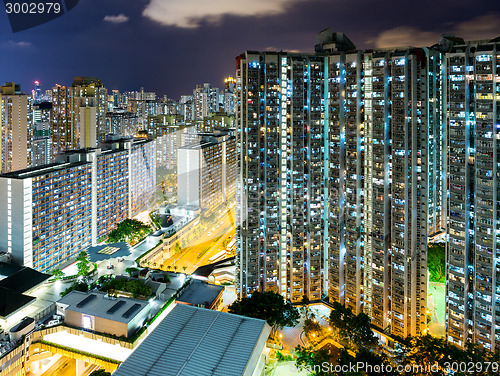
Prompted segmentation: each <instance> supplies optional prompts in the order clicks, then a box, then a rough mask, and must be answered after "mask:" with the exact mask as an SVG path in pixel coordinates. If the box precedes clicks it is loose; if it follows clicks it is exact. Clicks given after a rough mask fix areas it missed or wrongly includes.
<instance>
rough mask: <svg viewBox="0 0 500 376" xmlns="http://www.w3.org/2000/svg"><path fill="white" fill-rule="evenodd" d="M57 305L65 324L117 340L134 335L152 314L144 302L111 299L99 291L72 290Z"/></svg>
mask: <svg viewBox="0 0 500 376" xmlns="http://www.w3.org/2000/svg"><path fill="white" fill-rule="evenodd" d="M56 306H57V313H58V314H60V315H63V316H64V322H65V323H66V324H68V325H70V326H74V327H77V328H82V329H87V330H92V331H95V332H99V333H107V334H113V335H116V336H118V337H120V336H124V337H131V336H132V335H134V333H135V332H137V330H138V329H139V328H141V327H142V326H143V324H144V322H145V321H147V320H148V319H149V315H150V311H151V306H150V304H149V302H148V301H146V300H139V299H131V298H124V297H120V298H110V297H109V296H107V295H106V294H104V293H102V292H91V293H84V292H80V291H72V292H71V293H69V294H68V295H66V296H64V297H63V298H62V299H60V300H59V301H58V302H57V303H56Z"/></svg>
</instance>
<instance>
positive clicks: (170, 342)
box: [113, 304, 271, 376]
mask: <svg viewBox="0 0 500 376" xmlns="http://www.w3.org/2000/svg"><path fill="white" fill-rule="evenodd" d="M270 332H271V328H270V327H269V325H267V323H266V322H265V321H264V320H260V319H254V318H250V317H244V316H239V315H233V314H230V313H225V312H219V311H212V310H209V309H205V308H198V307H193V306H188V305H183V304H177V305H176V306H175V307H174V308H173V309H172V311H171V312H170V313H169V314H168V315H167V316H166V317H165V318H164V319H163V321H162V322H160V323H159V324H158V326H157V327H156V329H154V330H153V331H152V332H151V334H150V335H149V336H148V337H146V338H145V339H144V342H142V343H141V344H140V345H139V346H138V347H137V348H136V349H135V350H134V352H133V353H132V354H131V355H130V356H129V357H128V358H127V360H125V362H123V363H122V364H121V365H120V367H119V368H118V369H117V370H116V372H115V373H114V374H113V376H146V375H147V376H173V375H179V376H188V375H192V376H208V375H219V376H240V375H244V376H250V375H253V374H254V371H255V369H256V368H257V367H258V366H259V364H260V362H261V360H262V352H263V350H264V348H265V345H266V341H267V338H268V336H269V333H270ZM259 374H260V373H259Z"/></svg>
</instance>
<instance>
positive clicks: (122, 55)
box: [0, 0, 500, 99]
mask: <svg viewBox="0 0 500 376" xmlns="http://www.w3.org/2000/svg"><path fill="white" fill-rule="evenodd" d="M26 1H27V2H29V0H26ZM0 5H1V6H2V8H0V9H2V12H1V13H0V83H3V82H6V81H15V82H18V83H21V85H22V89H23V90H24V91H26V92H28V91H31V89H32V86H33V85H32V82H33V81H34V80H40V81H41V86H42V89H43V90H45V89H49V88H51V87H52V85H54V84H56V83H59V84H61V85H71V83H72V77H73V76H95V77H98V78H100V79H101V80H102V81H103V83H104V85H105V86H106V87H107V88H108V89H109V90H111V89H119V90H120V91H126V90H137V89H139V88H140V87H141V86H143V87H144V90H146V91H155V92H156V93H157V94H167V96H168V97H170V98H173V99H178V98H179V96H180V95H181V94H184V93H190V92H192V89H193V88H194V86H195V85H196V84H200V83H204V82H210V83H212V84H213V85H214V86H219V87H223V79H224V77H225V76H228V75H234V69H235V57H236V55H238V54H239V53H241V52H243V51H245V50H266V49H268V50H287V51H290V50H293V51H304V52H310V51H312V50H313V49H314V37H315V34H316V33H317V32H319V31H321V30H322V29H324V28H327V27H331V28H332V29H333V30H334V31H341V32H344V33H345V34H346V35H347V36H348V37H349V38H350V39H351V40H352V41H353V42H354V44H356V46H357V47H358V48H371V47H389V46H402V45H432V44H434V43H435V42H437V41H438V40H439V37H440V35H441V34H442V33H453V34H455V35H457V36H460V37H463V38H464V39H469V40H470V39H490V38H494V37H497V36H500V1H499V0H453V1H452V0H419V1H411V0H399V1H396V0H80V3H79V4H78V5H77V6H76V7H75V8H74V9H73V10H71V11H70V12H69V13H67V14H65V15H63V16H62V17H60V18H58V19H55V20H53V21H51V22H49V23H46V24H44V25H41V26H38V27H35V28H33V29H30V30H26V31H21V32H18V33H12V31H11V28H10V25H9V23H8V19H7V15H6V14H5V12H4V11H3V4H2V3H1V2H0Z"/></svg>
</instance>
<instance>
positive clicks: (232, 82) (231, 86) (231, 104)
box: [223, 76, 236, 115]
mask: <svg viewBox="0 0 500 376" xmlns="http://www.w3.org/2000/svg"><path fill="white" fill-rule="evenodd" d="M224 83H225V88H224V97H223V104H224V112H225V113H227V114H230V115H232V114H234V113H235V112H236V79H235V78H233V77H231V76H230V77H227V78H226V79H225V80H224Z"/></svg>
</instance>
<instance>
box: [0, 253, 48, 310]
mask: <svg viewBox="0 0 500 376" xmlns="http://www.w3.org/2000/svg"><path fill="white" fill-rule="evenodd" d="M0 276H1V277H3V279H2V280H0V317H3V318H7V317H9V316H10V315H12V314H14V313H15V312H17V311H18V310H20V309H21V308H23V307H25V306H27V305H28V304H30V303H32V302H33V301H34V300H35V299H36V298H34V297H32V296H28V295H24V294H23V293H24V292H26V291H29V290H31V289H33V288H34V287H37V286H38V285H40V284H41V283H43V282H45V281H46V280H47V279H49V278H50V275H49V274H44V273H40V272H38V271H36V270H34V269H31V268H27V267H25V266H19V265H15V264H9V263H6V262H0Z"/></svg>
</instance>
